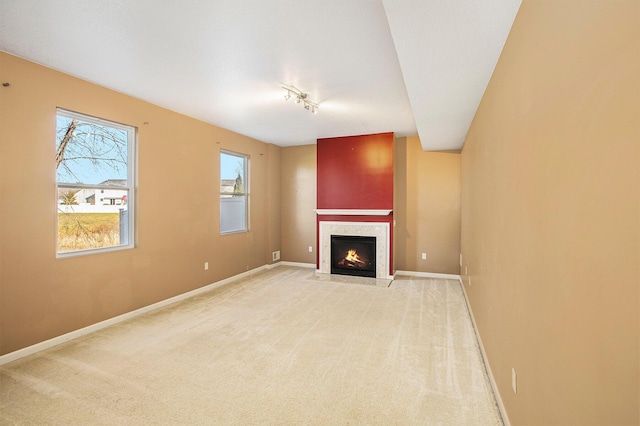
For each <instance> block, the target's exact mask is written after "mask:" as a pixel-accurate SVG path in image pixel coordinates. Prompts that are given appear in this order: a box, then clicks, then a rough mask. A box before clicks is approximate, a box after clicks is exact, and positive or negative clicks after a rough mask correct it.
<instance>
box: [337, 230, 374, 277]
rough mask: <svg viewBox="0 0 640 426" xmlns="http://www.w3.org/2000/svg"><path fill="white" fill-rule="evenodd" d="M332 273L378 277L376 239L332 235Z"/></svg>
mask: <svg viewBox="0 0 640 426" xmlns="http://www.w3.org/2000/svg"><path fill="white" fill-rule="evenodd" d="M331 273H332V274H341V275H355V276H360V277H372V278H375V277H376V237H366V236H355V235H331Z"/></svg>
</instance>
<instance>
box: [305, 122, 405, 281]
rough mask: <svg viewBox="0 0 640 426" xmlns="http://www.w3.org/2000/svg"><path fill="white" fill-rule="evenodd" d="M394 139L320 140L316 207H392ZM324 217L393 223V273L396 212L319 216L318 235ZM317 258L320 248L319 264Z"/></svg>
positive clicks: (386, 136) (384, 135)
mask: <svg viewBox="0 0 640 426" xmlns="http://www.w3.org/2000/svg"><path fill="white" fill-rule="evenodd" d="M394 139H395V138H394V135H393V133H379V134H375V135H363V136H347V137H341V138H326V139H318V145H317V162H318V163H317V178H318V179H317V197H318V198H317V204H316V206H317V208H318V209H359V210H393V141H394ZM321 220H322V221H327V220H328V221H340V222H386V223H390V224H391V226H390V241H389V243H390V247H389V249H390V256H389V275H392V274H393V271H394V269H393V213H391V214H389V215H387V216H350V215H344V216H342V215H340V216H318V218H317V222H316V236H317V235H318V227H319V223H320V221H321ZM317 245H318V244H316V246H317ZM317 257H318V251H316V267H318V266H319V264H320V263H319V259H318V258H317Z"/></svg>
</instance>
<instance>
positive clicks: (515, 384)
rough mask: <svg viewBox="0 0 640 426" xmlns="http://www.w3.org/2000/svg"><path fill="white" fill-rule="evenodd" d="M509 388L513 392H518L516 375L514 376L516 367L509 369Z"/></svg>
mask: <svg viewBox="0 0 640 426" xmlns="http://www.w3.org/2000/svg"><path fill="white" fill-rule="evenodd" d="M511 388H512V389H513V393H515V394H517V393H518V377H517V376H516V369H515V368H512V369H511Z"/></svg>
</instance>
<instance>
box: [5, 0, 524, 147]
mask: <svg viewBox="0 0 640 426" xmlns="http://www.w3.org/2000/svg"><path fill="white" fill-rule="evenodd" d="M520 1H521V0H475V1H474V0H349V1H346V0H325V1H317V0H316V1H311V0H297V1H291V0H290V1H285V0H208V1H206V0H200V1H198V0H194V1H190V2H187V1H177V0H135V1H133V0H0V50H3V51H5V52H8V53H11V54H15V55H17V56H20V57H23V58H26V59H29V60H31V61H34V62H37V63H40V64H43V65H46V66H48V67H51V68H53V69H57V70H60V71H63V72H65V73H68V74H71V75H74V76H77V77H80V78H83V79H85V80H89V81H92V82H95V83H97V84H100V85H102V86H106V87H109V88H112V89H115V90H117V91H119V92H123V93H126V94H129V95H132V96H134V97H137V98H140V99H144V100H146V101H149V102H151V103H154V104H157V105H160V106H163V107H166V108H168V109H171V110H174V111H177V112H180V113H183V114H186V115H189V116H192V117H195V118H198V119H200V120H203V121H205V122H208V123H211V124H215V125H217V126H220V127H224V128H226V129H229V130H233V131H235V132H238V133H241V134H244V135H247V136H250V137H253V138H255V139H258V140H261V141H264V142H269V143H273V144H276V145H280V146H291V145H303V144H312V143H315V141H316V139H318V138H326V137H336V136H351V135H360V134H370V133H380V132H395V133H396V135H398V136H411V135H417V134H419V136H420V140H421V142H422V145H423V147H424V148H425V149H426V150H455V149H460V148H461V147H462V144H463V142H464V138H465V135H466V133H467V130H468V128H469V125H470V123H471V120H472V119H473V115H474V114H475V111H476V109H477V107H478V104H479V102H480V99H481V97H482V94H483V93H484V90H485V88H486V86H487V83H488V81H489V78H490V77H491V74H492V72H493V69H494V67H495V64H496V62H497V59H498V56H499V55H500V52H501V50H502V46H503V45H504V42H505V40H506V37H507V34H508V32H509V29H510V28H511V24H512V23H513V20H514V18H515V14H516V13H517V10H518V8H519V5H520ZM281 83H285V84H288V85H292V86H295V87H297V88H299V89H301V90H303V91H304V92H306V93H308V95H309V99H310V100H312V101H314V102H316V103H319V104H320V109H319V113H318V114H317V115H313V114H311V113H310V112H309V111H306V110H304V109H303V108H302V106H301V105H296V104H294V103H293V102H292V101H288V102H286V101H285V100H284V97H283V95H284V93H285V92H284V90H283V89H281V87H280V84H281Z"/></svg>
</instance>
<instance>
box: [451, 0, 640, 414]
mask: <svg viewBox="0 0 640 426" xmlns="http://www.w3.org/2000/svg"><path fill="white" fill-rule="evenodd" d="M639 18H640V3H639V2H637V1H634V0H630V1H581V2H575V1H565V0H560V1H527V0H525V1H524V2H523V4H522V6H521V8H520V12H519V14H518V16H517V18H516V21H515V23H514V25H513V28H512V30H511V34H510V35H509V38H508V40H507V43H506V45H505V48H504V50H503V52H502V56H501V58H500V61H499V63H498V65H497V67H496V70H495V72H494V74H493V77H492V79H491V82H490V84H489V87H488V88H487V91H486V92H485V94H484V97H483V99H482V103H481V105H480V108H479V110H478V111H477V113H476V116H475V119H474V121H473V124H472V126H471V128H470V131H469V134H468V136H467V139H466V142H465V146H464V149H463V152H462V253H463V256H464V257H463V272H464V270H465V268H468V275H465V276H464V277H463V278H464V283H465V284H464V285H465V288H466V290H467V292H468V294H469V297H470V301H471V307H472V309H473V312H474V315H475V319H476V321H477V324H478V327H479V331H480V335H481V338H482V341H483V343H484V346H485V349H486V351H487V353H488V358H489V361H490V365H491V369H492V371H493V374H494V376H495V378H496V381H497V384H498V387H499V390H500V394H501V395H502V398H503V400H504V403H505V405H506V408H507V411H508V414H509V417H510V419H511V421H512V424H517V425H523V424H528V425H561V424H562V425H568V424H580V425H589V424H592V425H595V424H597V425H605V424H606V425H613V424H629V425H630V424H638V423H639V422H640V418H639V413H638V410H639V406H640V400H639V395H640V394H639V371H638V369H639V365H640V362H639V360H640V358H639V350H638V339H639V336H640V329H639V317H638V312H639V303H638V302H639V295H640V292H639V291H640V286H639V273H640V267H639V265H640V248H639V245H640V244H639V241H640V226H639V222H640V206H639V200H640V186H639V185H640V175H639V172H638V171H639V170H640V129H639V118H640V82H639V79H640V60H639V54H640V50H639V42H640V19H639ZM512 368H515V370H516V372H517V378H518V393H517V394H514V393H513V392H512V390H511V369H512Z"/></svg>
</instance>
